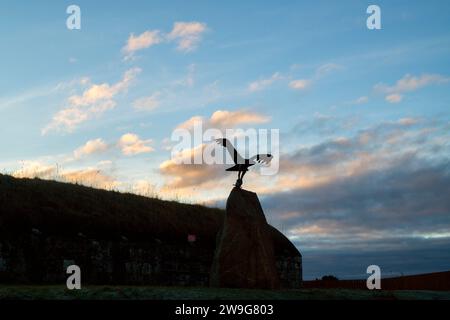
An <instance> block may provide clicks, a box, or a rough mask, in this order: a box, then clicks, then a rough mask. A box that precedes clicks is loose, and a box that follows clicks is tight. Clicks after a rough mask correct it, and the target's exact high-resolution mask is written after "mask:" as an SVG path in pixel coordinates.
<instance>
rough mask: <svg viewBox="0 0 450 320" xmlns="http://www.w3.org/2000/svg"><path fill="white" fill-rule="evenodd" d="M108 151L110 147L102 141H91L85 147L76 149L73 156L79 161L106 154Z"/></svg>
mask: <svg viewBox="0 0 450 320" xmlns="http://www.w3.org/2000/svg"><path fill="white" fill-rule="evenodd" d="M107 149H108V145H107V144H106V143H105V142H104V141H103V140H102V139H100V138H99V139H95V140H89V141H88V142H86V143H85V144H84V145H83V146H81V147H79V148H78V149H76V150H75V151H74V152H73V154H74V156H75V158H77V159H79V158H82V157H84V156H87V155H91V154H94V153H100V152H104V151H106V150H107Z"/></svg>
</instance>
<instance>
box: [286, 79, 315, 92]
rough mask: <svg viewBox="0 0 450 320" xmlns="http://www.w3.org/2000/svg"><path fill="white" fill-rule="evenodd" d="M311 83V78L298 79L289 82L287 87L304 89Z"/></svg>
mask: <svg viewBox="0 0 450 320" xmlns="http://www.w3.org/2000/svg"><path fill="white" fill-rule="evenodd" d="M310 85H311V80H307V79H299V80H293V81H291V82H289V87H290V88H291V89H294V90H305V89H306V88H308V87H309V86H310Z"/></svg>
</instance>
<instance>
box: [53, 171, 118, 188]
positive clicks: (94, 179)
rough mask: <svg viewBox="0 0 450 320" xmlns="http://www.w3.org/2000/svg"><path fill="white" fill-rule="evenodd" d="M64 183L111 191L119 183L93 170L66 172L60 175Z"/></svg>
mask: <svg viewBox="0 0 450 320" xmlns="http://www.w3.org/2000/svg"><path fill="white" fill-rule="evenodd" d="M61 176H62V178H63V180H64V181H65V182H70V183H78V184H82V185H85V186H88V187H92V188H99V189H107V190H111V189H114V188H117V187H118V186H119V185H120V182H119V181H117V180H115V179H114V178H113V177H111V176H109V175H107V174H105V173H103V172H102V171H101V170H98V169H95V168H88V169H83V170H74V171H67V172H63V173H62V174H61Z"/></svg>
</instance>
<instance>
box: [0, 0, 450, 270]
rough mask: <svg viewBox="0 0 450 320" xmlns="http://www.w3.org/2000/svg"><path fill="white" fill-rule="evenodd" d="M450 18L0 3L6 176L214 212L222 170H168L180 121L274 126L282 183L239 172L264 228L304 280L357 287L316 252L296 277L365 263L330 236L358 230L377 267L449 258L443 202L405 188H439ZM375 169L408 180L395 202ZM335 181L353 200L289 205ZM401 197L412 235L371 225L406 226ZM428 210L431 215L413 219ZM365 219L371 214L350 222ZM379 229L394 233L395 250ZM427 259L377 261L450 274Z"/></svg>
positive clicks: (260, 8) (396, 6)
mask: <svg viewBox="0 0 450 320" xmlns="http://www.w3.org/2000/svg"><path fill="white" fill-rule="evenodd" d="M71 4H76V5H78V6H79V7H80V8H81V19H82V20H81V21H82V22H81V23H82V25H81V30H68V29H67V28H66V19H67V17H68V15H67V14H66V8H67V6H69V5H71ZM369 4H377V5H379V6H380V8H381V17H382V29H381V30H368V29H367V27H366V19H367V17H368V14H367V13H366V8H367V6H368V5H369ZM449 13H450V3H449V2H448V1H376V3H372V2H369V1H356V0H355V1H340V2H336V1H314V2H306V1H282V2H280V1H277V2H275V1H264V2H261V1H245V3H242V1H226V2H222V3H218V2H212V1H189V2H187V1H170V2H168V1H151V2H150V1H133V2H129V1H95V2H92V1H75V2H68V1H40V2H31V1H27V2H25V1H2V3H1V4H0V36H1V39H2V43H3V45H2V50H1V59H0V70H1V76H0V115H1V116H0V145H1V146H2V153H1V155H2V157H1V159H0V170H1V171H2V172H7V173H13V174H15V175H17V176H33V175H39V176H40V177H43V178H60V179H65V180H66V181H72V182H73V181H79V182H84V183H86V184H89V185H95V186H98V187H106V188H115V189H120V190H125V191H135V192H141V193H142V192H144V193H145V192H146V191H145V190H152V192H156V193H158V194H160V195H162V196H163V197H166V198H174V197H175V198H178V199H181V200H183V201H188V202H205V203H220V202H221V201H223V199H225V198H226V196H227V193H228V191H229V188H230V186H231V184H232V183H233V181H234V177H231V176H229V175H227V174H224V173H223V172H222V170H223V167H221V168H214V169H211V170H209V169H208V170H204V169H202V170H203V171H199V170H198V169H197V168H192V169H191V168H190V167H189V168H177V167H175V166H173V164H172V163H171V162H170V146H171V143H170V141H169V139H170V136H171V134H172V132H173V130H174V129H175V128H177V127H178V126H180V125H181V124H183V123H186V122H187V121H188V120H189V119H191V118H192V117H195V116H197V117H202V119H203V120H204V121H205V122H208V121H209V122H210V123H215V122H214V120H213V119H215V116H214V115H216V118H217V116H218V115H219V113H217V112H218V111H222V112H227V113H226V115H227V117H230V118H231V119H234V120H236V121H238V122H239V123H241V124H242V126H248V127H255V128H275V129H279V130H280V133H281V141H280V147H281V156H280V163H281V169H280V173H279V175H278V176H277V177H272V178H267V179H266V178H265V177H257V176H256V174H255V173H254V175H253V176H250V174H249V175H248V176H246V179H249V182H248V183H249V184H248V187H249V189H253V190H255V191H258V193H259V194H260V197H261V198H262V201H263V206H264V207H265V209H266V214H267V215H268V217H269V220H270V221H271V223H273V224H274V225H275V226H278V227H281V226H282V228H283V232H285V233H286V234H287V235H288V236H289V237H290V238H291V239H293V241H296V244H298V247H299V249H300V250H302V251H304V252H306V253H308V252H311V254H309V255H308V254H306V255H305V276H306V277H315V276H319V275H320V273H326V272H328V273H332V272H333V271H335V273H338V274H340V275H342V276H351V275H349V274H348V272H349V271H346V270H348V268H346V267H348V266H341V267H340V268H342V270H343V271H339V270H341V269H338V268H339V267H336V268H337V269H336V270H327V269H326V266H325V265H323V264H322V265H321V264H320V259H319V260H317V259H311V264H309V266H313V267H310V269H308V267H307V266H308V264H307V262H308V257H316V256H317V255H320V254H321V252H325V251H324V250H325V248H326V249H329V248H328V245H327V243H330V242H332V243H338V244H342V245H338V246H336V247H337V248H336V251H334V252H333V254H331V255H329V256H333V257H336V256H337V257H338V258H336V261H337V262H339V261H343V259H342V257H341V256H340V255H341V254H344V253H343V252H345V251H346V250H351V248H353V249H354V250H356V251H357V252H360V253H361V250H360V249H356V244H355V243H353V242H352V241H350V240H349V239H347V238H345V239H344V238H342V237H341V236H340V235H339V234H338V233H337V234H335V233H333V232H328V231H327V230H329V229H333V230H335V231H336V230H342V232H344V233H345V230H353V231H355V230H356V229H357V234H358V236H357V237H356V239H357V241H359V242H361V241H363V243H365V244H366V248H367V250H369V251H370V248H371V246H370V243H369V242H370V241H375V242H376V241H379V240H381V239H382V240H383V241H381V242H382V243H383V245H382V246H381V247H377V246H375V247H377V248H378V249H377V250H376V253H377V259H380V260H381V262H380V264H382V262H383V261H386V262H385V263H386V264H387V265H389V263H391V262H389V261H392V259H390V260H389V259H387V258H386V257H391V256H392V255H393V252H396V251H395V250H402V252H406V251H408V250H416V251H414V252H417V250H419V249H420V250H428V249H429V248H436V247H438V246H443V247H444V248H450V227H449V225H450V220H449V218H448V216H449V213H450V205H449V203H448V201H446V200H445V199H444V198H443V197H441V198H439V197H438V198H433V189H432V187H430V188H426V189H425V190H424V189H423V188H424V187H423V184H422V183H423V181H422V180H421V181H415V183H417V187H418V188H417V189H411V188H410V187H408V186H411V183H412V182H408V180H407V179H409V178H408V177H411V176H413V175H414V174H418V173H420V172H430V171H426V170H431V172H436V174H435V176H433V175H430V174H425V173H424V177H426V178H424V179H425V180H426V179H431V178H430V177H435V178H436V179H437V180H439V181H435V182H434V183H431V182H430V186H435V185H438V184H439V185H440V186H441V188H448V187H449V185H450V182H449V181H450V179H449V168H448V163H449V154H448V144H449V136H448V132H449V130H448V129H449V121H450V112H449V103H450V90H449V87H450V82H449V79H450V78H449V77H450V63H449V62H450V61H449V57H450V22H449V20H448V14H449ZM133 40H135V41H134V42H133ZM127 48H128V49H127ZM68 112H70V114H69V115H68ZM221 114H223V113H221ZM361 141H363V142H364V143H362V142H361ZM350 156H351V157H350ZM358 161H359V162H358ZM356 162H358V163H356ZM402 163H403V164H404V165H403V166H402V165H399V164H402ZM56 164H57V166H56ZM364 165H365V166H364ZM394 169H398V170H397V171H395V170H394ZM189 170H193V173H195V174H192V175H189V177H190V178H189V177H186V176H183V175H182V172H185V173H186V172H188V171H189ZM402 170H407V171H406V173H405V172H403V171H402ZM408 170H409V171H408ZM421 170H422V171H421ZM439 170H442V171H439ZM400 171H401V172H400ZM408 173H409V175H408ZM389 174H391V176H389ZM371 175H374V176H375V177H380V176H382V177H386V179H387V180H386V181H388V182H389V181H392V180H390V177H393V176H399V177H401V179H405V180H404V183H405V184H404V185H396V184H394V185H392V188H393V189H392V192H394V191H395V192H398V196H397V197H396V201H397V202H398V203H396V204H395V205H393V203H392V202H393V200H392V199H390V198H389V193H387V194H386V193H383V192H382V189H383V184H384V183H387V182H386V181H380V185H367V179H365V178H367V177H370V176H371ZM192 177H195V178H192ZM177 179H178V182H176V181H177ZM180 179H181V181H182V182H180ZM252 179H253V181H251V180H252ZM399 179H400V178H399ZM174 181H175V182H174ZM402 181H403V180H402ZM341 184H342V185H343V188H346V187H348V190H354V191H352V192H353V193H349V194H346V195H340V196H337V197H336V201H340V202H339V205H332V204H331V203H330V206H329V207H327V208H322V207H320V206H319V204H317V206H316V205H312V204H311V203H310V202H311V200H309V199H305V201H306V202H308V203H309V204H311V206H310V207H308V206H306V205H305V204H304V203H301V204H299V203H295V202H293V201H289V200H286V197H287V196H290V197H293V198H299V197H300V199H302V196H304V195H305V194H311V195H314V196H317V195H318V194H319V195H321V194H323V192H325V190H327V192H329V190H335V189H333V188H334V187H336V186H337V185H341ZM262 186H264V187H262ZM394 187H395V188H394ZM330 188H331V189H330ZM402 188H403V189H402ZM394 189H395V190H394ZM406 189H408V190H406ZM357 190H367V192H365V193H364V194H363V195H362V196H363V197H365V199H364V202H365V203H366V202H367V205H365V206H362V207H358V208H355V206H354V205H353V202H352V201H356V202H359V201H360V200H358V199H353V200H351V199H352V195H354V194H356V193H358V192H357ZM424 191H426V192H425V193H426V194H427V195H429V196H430V198H426V195H424ZM349 192H350V191H349ZM415 192H416V193H415ZM402 195H405V196H402ZM406 195H408V196H410V197H411V199H417V198H420V199H422V200H423V201H422V202H421V203H417V206H413V205H411V208H410V210H409V211H408V214H410V215H411V219H410V220H411V224H407V226H405V224H404V223H402V222H401V220H398V219H396V218H392V219H393V220H392V221H393V223H392V224H389V226H385V225H381V224H378V223H379V222H380V221H381V220H384V221H386V217H385V216H384V214H383V213H382V211H383V210H386V211H388V212H389V214H390V217H393V216H394V217H398V216H402V217H404V218H405V217H407V216H408V215H407V213H404V214H405V216H403V213H402V212H403V211H402V210H400V209H398V207H399V206H402V205H404V206H407V205H406V204H405V203H407V204H410V203H411V201H410V200H411V199H409V198H408V196H406ZM280 199H283V201H284V202H283V203H285V204H286V206H282V205H281V204H280ZM428 201H430V202H428ZM291 202H292V203H291ZM322 203H324V202H322ZM342 203H348V206H346V207H342ZM427 203H429V204H430V207H432V208H434V209H430V211H429V212H428V211H427V212H426V214H425V213H424V211H423V210H424V209H423V207H424V206H426V205H427ZM436 203H439V205H436V207H433V206H432V205H431V204H436ZM336 207H339V208H340V209H339V210H340V211H339V210H338V209H336ZM333 208H335V209H333ZM267 210H270V212H267ZM396 210H397V211H396ZM361 211H365V213H367V212H371V213H373V214H374V215H375V217H377V216H376V214H379V215H380V216H378V218H379V219H378V220H377V219H374V220H372V219H371V220H370V222H369V223H368V224H366V222H365V220H358V219H356V220H355V219H353V220H352V217H354V216H361V215H364V214H362V213H361ZM383 212H384V211H383ZM342 216H345V217H349V219H347V220H345V222H343V219H342ZM318 217H319V218H318ZM405 219H408V218H405ZM388 220H389V219H388ZM348 221H353V222H352V223H353V224H349V222H348ZM374 225H377V226H378V227H380V228H381V227H383V228H384V230H387V231H386V232H388V231H389V232H390V234H392V233H396V234H399V235H400V236H399V237H401V239H403V240H404V241H405V242H406V243H408V244H409V245H408V247H407V250H406V249H402V248H399V247H393V246H391V244H392V243H398V241H397V240H396V239H392V243H390V242H389V241H387V242H386V241H385V240H386V234H381V233H379V232H378V233H377V232H375V231H374V230H373V229H372V228H369V227H370V226H374ZM345 228H348V229H345ZM355 228H356V229H355ZM363 229H364V230H363ZM327 234H329V235H328V236H327ZM364 239H365V240H364ZM367 239H371V240H370V241H369V240H367ZM374 239H375V240H374ZM377 239H378V240H377ZM418 239H419V240H420V244H418V241H419V240H418ZM424 239H428V240H429V241H428V242H427V241H425V240H424ZM436 239H437V240H436ZM364 241H367V242H364ZM436 241H439V244H436V243H435V242H436ZM381 242H380V241H379V242H378V243H381ZM349 248H350V249H349ZM386 250H387V251H386ZM385 251H386V252H389V254H386V255H382V254H380V252H385ZM364 252H365V251H364ZM411 252H412V251H411ZM361 254H362V256H360V257H359V256H358V259H359V260H358V261H360V263H361V264H362V265H364V264H365V263H366V262H367V260H368V259H366V258H367V257H366V256H364V255H363V253H361ZM414 255H417V253H414ZM372 256H373V255H372ZM365 257H366V258H365ZM383 257H385V258H386V260H383ZM436 259H437V258H436ZM439 259H441V260H439V261H440V262H436V261H434V260H433V259H431V260H430V261H429V263H428V264H426V265H425V266H424V265H423V263H421V264H420V265H421V267H420V268H414V265H412V266H396V267H394V266H391V265H389V266H388V267H387V268H389V269H396V270H399V269H402V272H408V270H410V271H411V272H412V271H414V272H421V271H437V270H435V269H439V270H441V269H445V265H447V269H448V265H450V257H449V256H447V257H446V258H445V257H444V258H443V257H439ZM442 259H444V260H442ZM445 259H446V260H445ZM344 260H345V259H344ZM391 264H392V263H391ZM367 265H368V264H367ZM358 270H359V269H358ZM358 270H355V271H354V273H353V274H358ZM405 270H406V271H405ZM394 271H395V270H394Z"/></svg>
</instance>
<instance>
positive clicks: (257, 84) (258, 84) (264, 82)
mask: <svg viewBox="0 0 450 320" xmlns="http://www.w3.org/2000/svg"><path fill="white" fill-rule="evenodd" d="M281 79H283V77H282V76H281V74H280V73H279V72H275V73H274V74H273V75H272V76H271V77H270V78H267V79H260V80H257V81H254V82H252V83H250V84H249V85H248V90H249V91H250V92H256V91H261V90H264V89H266V88H267V87H269V86H271V85H272V84H273V83H274V82H276V81H279V80H281Z"/></svg>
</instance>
